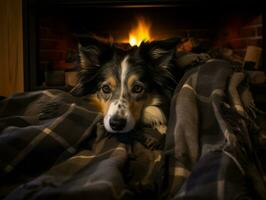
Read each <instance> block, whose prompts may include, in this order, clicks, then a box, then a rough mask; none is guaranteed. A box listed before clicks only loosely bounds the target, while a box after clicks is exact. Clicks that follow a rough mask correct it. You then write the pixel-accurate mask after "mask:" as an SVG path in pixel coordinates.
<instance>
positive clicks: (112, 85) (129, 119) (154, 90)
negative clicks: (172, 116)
mask: <svg viewBox="0 0 266 200" xmlns="http://www.w3.org/2000/svg"><path fill="white" fill-rule="evenodd" d="M176 43H177V40H176V39H174V40H163V41H153V42H142V43H141V45H140V46H139V47H137V46H134V47H130V48H128V47H127V48H124V47H122V45H118V44H115V43H112V42H109V41H103V40H99V39H97V38H89V39H82V40H80V43H79V57H80V65H81V70H80V73H79V79H78V84H77V86H76V87H74V89H73V90H72V92H71V93H72V94H73V95H75V96H84V95H87V96H88V97H89V100H90V102H91V103H92V104H93V106H95V108H97V110H98V111H99V112H101V113H102V114H103V124H104V127H105V129H106V131H108V132H111V133H127V132H130V131H132V130H133V129H134V128H136V127H141V126H148V127H152V128H153V129H155V130H157V131H158V132H159V133H161V134H164V133H165V132H166V130H167V117H168V113H169V107H170V99H171V96H172V94H173V91H174V89H175V86H176V83H177V81H176V79H175V77H176V74H175V70H176V69H175V64H174V62H175V51H176V50H175V48H176Z"/></svg>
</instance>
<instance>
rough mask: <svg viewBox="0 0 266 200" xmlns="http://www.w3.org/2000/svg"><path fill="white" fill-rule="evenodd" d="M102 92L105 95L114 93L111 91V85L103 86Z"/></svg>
mask: <svg viewBox="0 0 266 200" xmlns="http://www.w3.org/2000/svg"><path fill="white" fill-rule="evenodd" d="M102 91H103V93H105V94H109V93H111V92H112V89H111V87H110V86H109V85H103V86H102Z"/></svg>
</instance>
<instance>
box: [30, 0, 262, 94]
mask: <svg viewBox="0 0 266 200" xmlns="http://www.w3.org/2000/svg"><path fill="white" fill-rule="evenodd" d="M33 2H35V1H33ZM40 2H43V1H40ZM48 2H49V3H36V2H35V3H29V4H28V5H27V6H28V10H27V12H28V15H27V16H26V17H25V19H26V21H27V22H28V23H26V29H29V30H30V33H29V32H27V31H26V36H25V37H26V40H27V44H26V45H25V46H26V47H25V48H27V49H26V52H25V53H26V54H27V52H28V56H27V57H26V60H27V63H26V66H27V69H26V74H25V80H26V83H25V86H26V89H27V90H36V89H43V88H63V89H65V88H68V86H73V85H74V84H75V79H76V74H77V73H76V72H77V70H78V69H79V62H78V37H80V36H91V35H96V36H99V37H102V38H109V39H111V40H113V41H114V42H123V43H130V44H131V45H138V44H139V42H140V41H139V39H138V37H139V36H138V34H139V32H138V31H140V30H141V31H143V32H145V33H143V34H144V36H143V38H142V39H144V40H161V39H167V38H173V37H182V38H184V39H186V38H187V39H191V38H192V39H193V41H196V44H195V43H194V45H196V48H194V50H197V51H198V52H206V51H208V50H209V49H211V48H226V49H229V50H230V52H233V54H234V55H235V56H236V57H237V58H239V59H240V60H244V58H245V55H246V50H247V47H249V46H256V47H259V48H263V46H264V44H265V42H264V41H263V34H264V31H263V30H264V29H263V12H262V10H260V8H259V7H258V8H254V9H247V8H246V7H244V8H239V7H237V8H236V7H234V6H231V7H230V5H229V6H228V5H227V7H226V9H220V10H219V9H214V8H211V7H209V6H206V5H204V6H203V5H201V6H198V5H195V4H189V5H185V6H184V5H177V4H171V5H168V4H167V5H166V4H164V3H160V4H158V5H152V4H148V5H140V6H139V5H135V4H134V5H133V6H132V5H124V4H121V3H120V4H119V5H117V4H115V3H113V4H111V5H110V4H108V5H105V4H101V5H91V4H82V5H80V4H78V3H77V4H75V3H73V2H72V4H70V3H69V1H54V3H51V2H52V1H48ZM56 2H57V3H58V2H60V3H59V4H57V3H56ZM161 2H162V1H161ZM27 33H29V34H27ZM258 69H259V70H262V71H265V69H264V68H263V67H262V61H261V62H260V64H259V66H258Z"/></svg>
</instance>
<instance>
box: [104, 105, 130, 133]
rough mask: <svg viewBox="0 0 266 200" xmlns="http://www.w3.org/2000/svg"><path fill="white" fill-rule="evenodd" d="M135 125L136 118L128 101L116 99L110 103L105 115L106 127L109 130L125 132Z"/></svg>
mask: <svg viewBox="0 0 266 200" xmlns="http://www.w3.org/2000/svg"><path fill="white" fill-rule="evenodd" d="M134 126H135V119H134V117H133V116H132V114H131V112H130V110H129V108H128V103H127V102H126V101H122V102H121V101H119V100H118V101H114V102H112V103H111V104H110V106H109V109H108V112H107V113H106V115H105V117H104V127H105V129H106V130H107V131H108V132H112V133H115V132H117V133H125V132H129V131H130V130H132V129H133V128H134Z"/></svg>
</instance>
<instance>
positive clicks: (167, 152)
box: [0, 59, 266, 200]
mask: <svg viewBox="0 0 266 200" xmlns="http://www.w3.org/2000/svg"><path fill="white" fill-rule="evenodd" d="M259 115H260V116H265V115H264V114H263V113H260V112H259V111H258V110H256V107H255V105H254V102H253V100H252V95H251V93H250V91H249V89H248V84H247V77H246V75H245V73H243V72H236V71H235V70H234V69H233V67H232V65H231V64H230V63H228V62H226V61H223V60H215V59H213V60H209V61H207V62H204V63H201V64H200V65H198V66H195V67H192V68H190V69H189V70H188V71H187V72H186V73H185V74H184V76H183V78H182V80H181V81H180V82H179V84H178V86H177V88H176V91H175V94H174V96H173V98H172V102H171V109H170V116H169V124H168V130H167V133H166V135H161V134H160V133H158V132H157V131H155V130H153V129H151V128H148V127H143V128H141V129H136V130H133V131H131V132H130V133H127V134H110V133H107V132H106V131H105V129H104V127H103V124H102V116H101V114H100V113H97V112H96V111H95V110H94V109H93V107H91V106H90V105H89V104H88V100H87V99H86V97H84V98H77V97H73V96H71V95H70V94H68V93H66V92H63V91H59V90H44V91H36V92H29V93H22V94H17V95H14V96H11V97H8V98H5V99H3V100H2V101H0V178H1V182H0V199H5V200H22V199H25V200H36V199H49V200H52V199H75V200H79V199H80V200H83V199H101V200H102V199H103V200H104V199H265V198H266V197H265V194H266V192H265V182H264V181H265V180H264V179H263V177H265V174H264V173H265V169H264V165H263V163H265V160H266V158H265V157H264V155H265V154H264V153H263V151H264V152H266V151H265V143H264V146H263V141H264V140H261V138H263V137H262V135H261V133H263V131H264V130H263V129H262V128H261V126H260V125H259V120H258V116H259ZM261 121H262V122H263V120H261ZM264 133H265V132H264ZM264 142H265V141H264Z"/></svg>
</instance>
